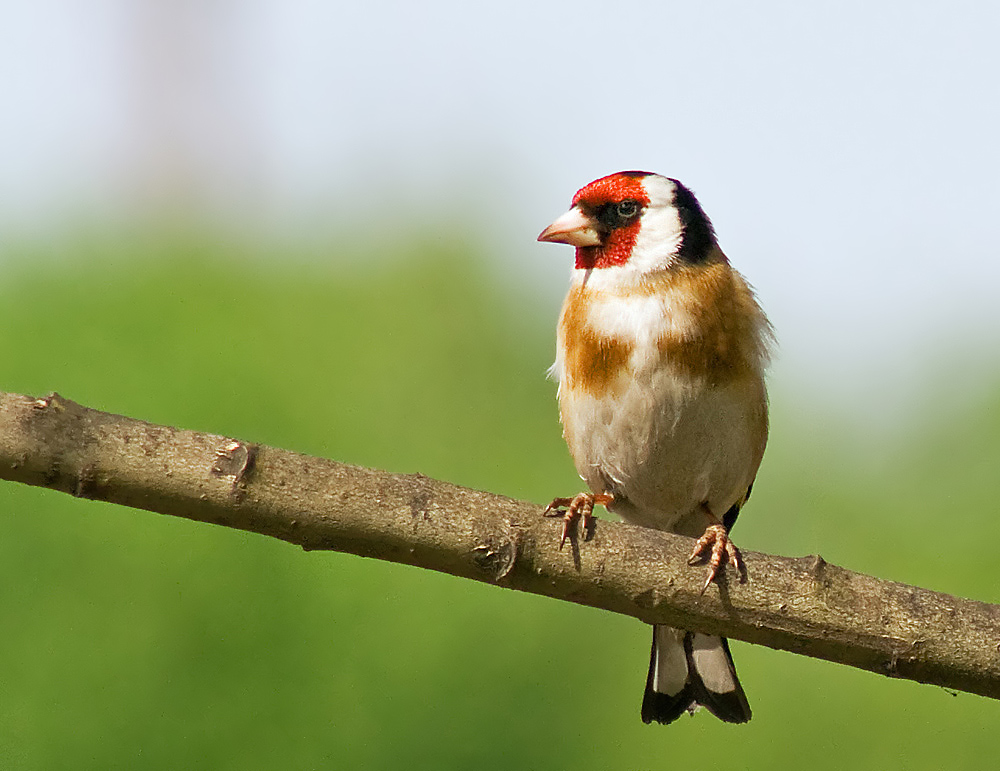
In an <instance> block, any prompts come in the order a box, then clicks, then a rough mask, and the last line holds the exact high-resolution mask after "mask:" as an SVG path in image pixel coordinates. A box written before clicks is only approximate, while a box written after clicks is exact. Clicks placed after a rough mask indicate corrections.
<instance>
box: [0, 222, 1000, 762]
mask: <svg viewBox="0 0 1000 771" xmlns="http://www.w3.org/2000/svg"><path fill="white" fill-rule="evenodd" d="M101 246H102V248H96V247H91V248H85V247H79V248H77V249H75V250H74V255H73V259H72V260H71V261H68V262H59V261H56V260H53V259H47V258H44V256H43V257H39V256H38V255H34V257H33V258H32V259H30V260H29V259H22V260H21V261H20V262H15V264H16V265H19V266H20V267H18V268H17V269H16V270H12V271H10V272H9V274H8V278H7V280H6V282H5V287H4V289H3V290H2V291H0V297H2V303H0V325H2V330H3V332H2V334H0V353H2V361H3V363H4V367H3V369H4V382H3V383H2V387H3V388H4V389H5V390H10V391H19V392H23V393H31V394H44V393H46V392H48V391H51V390H58V391H60V392H61V393H63V394H64V395H65V396H67V397H69V398H71V399H74V400H76V401H79V402H82V403H84V404H87V405H89V406H94V407H98V408H100V409H104V410H109V411H112V412H119V413H124V414H128V415H131V416H133V417H137V418H142V419H146V420H150V421H153V422H160V423H168V424H173V425H178V426H182V427H185V428H197V429H202V430H208V431H214V432H218V433H222V434H227V435H233V436H238V437H240V438H244V439H248V440H253V441H259V442H265V443H268V444H274V445H277V446H281V447H286V448H289V449H294V450H297V451H301V452H306V453H312V454H319V455H325V456H328V457H332V458H335V459H338V460H344V461H348V462H352V463H358V464H362V465H372V466H376V467H381V468H389V469H392V470H397V471H421V472H423V473H425V474H428V475H431V476H435V477H440V478H445V479H449V480H452V481H455V482H458V483H461V484H466V485H470V486H475V487H482V488H486V489H490V490H493V491H496V492H501V493H505V494H508V495H513V496H517V497H523V498H528V499H533V500H536V501H538V502H540V503H541V502H544V501H546V500H547V499H549V498H551V497H552V496H553V495H555V494H566V493H569V492H573V491H575V490H576V489H577V488H578V486H579V482H578V480H577V479H576V477H575V474H574V473H573V470H572V466H571V464H570V462H569V459H568V456H567V453H566V451H565V448H564V447H563V444H562V441H561V438H560V434H559V429H558V425H557V417H556V409H555V400H554V391H555V389H554V386H553V384H552V383H549V382H546V381H545V379H544V371H545V368H546V367H547V366H548V363H549V359H550V354H551V350H552V341H551V338H552V334H553V331H552V329H551V328H550V327H551V319H552V318H553V317H554V312H555V309H554V308H552V309H538V308H535V307H521V306H520V305H519V303H525V304H529V303H534V302H535V301H534V300H531V299H530V298H527V297H525V298H521V299H518V298H511V297H510V296H509V295H505V294H504V293H503V292H502V291H501V290H500V289H498V288H497V287H496V286H495V283H496V282H495V281H491V280H489V279H488V278H487V277H486V276H485V274H484V273H483V272H482V271H481V270H480V269H478V268H477V267H476V264H477V254H476V252H475V251H474V250H473V249H471V248H469V249H465V248H463V247H462V246H461V245H455V244H446V245H443V246H442V245H441V244H435V243H434V242H432V241H428V244H427V245H426V246H424V247H419V248H414V249H413V250H412V251H411V252H410V253H408V254H404V255H403V256H402V257H401V258H400V259H399V261H398V262H396V263H394V264H392V265H385V264H384V263H382V262H378V263H377V264H378V265H379V267H374V268H365V269H359V268H357V267H355V268H351V269H348V268H340V269H324V268H322V267H320V266H318V265H317V264H315V263H310V262H309V261H306V260H301V259H298V257H297V255H289V254H287V253H282V251H281V250H279V249H271V250H268V249H266V248H261V249H258V250H256V253H255V254H254V255H253V256H252V257H250V258H247V257H246V256H244V255H241V254H240V253H238V251H237V250H234V249H233V248H231V247H225V246H206V245H204V244H201V243H197V242H195V241H192V240H186V239H176V240H168V241H166V242H164V243H160V244H159V245H157V246H155V247H152V246H151V245H150V244H149V243H143V242H141V241H140V242H136V243H134V244H131V245H125V244H121V245H118V246H117V247H115V248H113V249H108V245H107V244H103V245H101ZM334 257H335V258H336V259H337V260H338V261H340V262H341V263H351V264H354V265H360V264H362V263H363V262H364V260H365V259H366V258H371V259H374V255H365V254H363V253H358V254H351V255H344V254H339V255H334ZM546 313H548V314H549V315H548V316H546ZM773 401H774V406H775V410H776V417H775V422H774V430H773V435H772V443H771V447H770V449H769V452H768V456H767V458H765V462H764V467H763V469H762V472H761V476H760V480H759V482H758V484H757V486H756V487H755V491H754V498H753V500H752V502H751V504H750V505H749V507H748V508H747V510H746V513H745V514H744V516H743V517H742V518H741V521H740V526H739V529H738V530H737V534H738V538H737V540H738V542H739V543H740V544H741V545H742V546H743V547H744V548H745V549H752V550H762V551H775V552H779V553H786V554H804V553H810V552H815V551H820V552H821V553H822V554H823V556H824V557H826V558H827V559H829V560H831V561H833V562H836V563H838V564H843V565H846V566H848V567H851V568H854V569H860V570H865V571H867V572H871V573H875V574H879V575H882V576H885V577H890V578H895V579H898V580H902V581H908V582H914V583H920V584H922V585H926V586H929V587H931V588H936V589H940V590H941V591H947V592H953V593H959V594H963V595H966V596H973V597H976V598H978V599H983V600H996V599H997V598H996V596H995V595H996V590H995V589H994V585H995V581H993V580H992V578H993V575H994V574H995V571H994V569H993V566H994V565H995V564H996V559H995V556H994V554H993V553H992V544H993V543H994V542H995V540H996V538H997V529H998V525H997V517H995V516H994V513H993V510H994V508H995V501H996V500H997V498H998V493H1000V489H998V488H1000V483H998V480H997V474H996V469H997V467H998V460H1000V457H998V456H1000V450H998V447H1000V443H998V442H997V436H998V433H1000V419H998V413H997V409H996V408H997V405H998V403H1000V399H998V398H994V399H993V401H992V402H991V403H990V404H988V405H982V406H979V407H978V409H977V411H975V412H973V411H972V410H970V411H969V413H968V414H967V418H966V419H965V420H964V421H963V422H960V423H953V424H951V425H949V426H947V427H941V428H934V427H933V426H927V427H925V428H924V429H923V433H920V432H919V431H917V430H916V429H915V430H914V431H913V432H912V434H911V441H910V442H909V443H908V444H905V445H904V444H902V443H900V444H899V446H898V447H897V448H896V449H895V450H890V451H888V453H887V456H886V457H883V458H882V459H880V460H879V462H878V463H877V464H874V465H873V464H867V465H866V464H865V463H863V462H862V461H860V460H858V459H857V457H856V455H854V454H853V453H851V451H850V449H848V448H847V447H845V444H846V443H848V442H850V441H851V439H850V432H849V431H848V430H846V429H845V428H844V427H843V426H841V427H839V428H838V429H837V430H836V431H834V430H833V429H832V426H833V421H832V420H831V421H829V423H828V424H825V425H816V424H810V425H803V424H802V423H801V422H800V421H796V420H794V419H793V416H794V413H793V412H792V411H791V406H792V405H791V401H790V400H788V399H787V398H786V397H784V396H783V395H782V394H780V393H777V394H775V396H774V399H773ZM984 412H985V413H986V417H985V418H984V417H983V414H984ZM859 430H860V429H859ZM0 505H2V509H3V516H2V517H0V577H2V578H0V580H2V584H3V586H4V587H5V589H4V592H3V600H2V601H0V628H2V629H3V634H2V635H0V767H2V768H4V769H46V770H50V769H62V768H65V769H87V768H94V769H107V768H142V769H156V768H163V769H179V768H184V769H199V768H205V769H228V768H232V769H273V768H288V769H292V768H303V769H305V768H309V769H314V768H315V769H319V768H331V769H332V768H366V767H367V768H479V769H487V768H493V767H496V768H502V769H511V768H515V769H519V768H525V769H529V768H530V769H542V768H560V769H561V768H575V769H587V768H594V769H604V768H678V767H697V766H698V764H704V763H710V764H711V765H713V766H714V765H719V764H723V765H725V767H727V768H730V769H738V768H743V767H746V768H758V769H759V768H801V767H806V766H807V767H809V768H811V769H825V768H830V769H834V768H837V769H839V768H843V767H845V766H847V765H850V766H851V767H886V766H888V767H905V768H908V769H917V768H940V767H949V768H956V767H960V766H970V767H971V766H972V765H974V764H975V765H977V766H978V761H979V759H981V758H983V757H989V756H990V755H991V753H992V751H993V748H992V736H993V732H994V730H995V729H994V726H995V724H996V722H997V720H998V718H1000V707H998V705H997V704H996V703H994V702H992V701H989V700H986V699H981V698H979V697H975V696H969V695H960V696H957V697H953V696H952V695H950V694H948V693H946V692H945V691H943V690H941V689H937V688H932V687H929V686H918V685H915V684H912V683H907V682H894V681H890V680H885V679H882V678H879V677H877V676H875V675H871V674H868V673H862V672H858V671H855V670H851V669H848V668H845V667H838V666H835V665H832V664H827V663H824V662H817V661H813V660H809V659H805V658H802V657H797V656H793V655H791V654H786V653H780V652H775V651H770V650H767V649H763V648H757V647H751V646H747V645H743V644H741V643H735V644H734V646H733V647H734V650H735V655H736V658H737V661H738V664H739V665H740V672H741V675H742V678H743V680H744V684H745V686H746V688H747V691H748V693H749V695H750V699H751V702H752V704H753V707H754V710H755V718H754V721H753V722H751V723H750V724H749V725H748V726H744V727H731V726H726V725H722V724H720V723H718V722H717V721H715V720H713V719H712V718H710V717H709V716H707V715H703V714H701V715H697V716H696V717H695V718H693V719H690V720H688V719H683V720H681V721H679V723H678V724H676V725H673V726H670V727H666V728H662V727H659V726H654V727H647V726H643V725H642V724H641V723H640V722H639V717H638V707H639V700H640V696H641V690H642V684H643V679H644V676H645V666H646V662H647V656H648V648H647V646H648V638H649V632H648V629H647V628H646V627H645V626H643V625H641V624H639V623H637V622H635V621H632V620H630V619H625V618H619V617H615V616H613V615H611V614H607V613H600V612H597V611H593V610H590V609H586V608H578V607H574V606H571V605H568V604H566V603H558V602H553V601H549V600H545V599H542V598H538V597H533V596H526V595H521V594H517V593H514V592H510V591H503V590H498V589H496V588H492V587H488V586H482V585H478V584H475V583H472V582H467V581H461V580H458V579H454V578H451V577H448V576H441V575H437V574H432V573H428V572H425V571H420V570H416V569H412V568H406V567H401V566H396V565H390V564H386V563H381V562H376V561H370V560H364V559H361V558H357V557H353V556H348V555H337V554H320V553H312V554H305V553H303V552H301V551H298V550H296V549H294V548H292V547H290V546H288V545H286V544H282V543H279V542H277V541H271V540H268V539H265V538H262V537H259V536H254V535H250V534H245V533H240V532H235V531H230V530H225V529H222V528H213V527H209V526H205V525H202V524H196V523H192V522H188V521H185V520H180V519H173V518H170V517H161V516H156V515H153V514H148V513H143V512H137V511H133V510H129V509H124V508H118V507H114V506H109V505H104V504H96V503H92V502H87V501H78V500H73V499H71V498H69V497H67V496H65V495H61V494H55V493H49V492H46V491H41V490H37V489H29V488H22V487H20V486H17V485H13V484H4V485H2V486H0ZM557 527H558V526H557V524H555V523H554V524H553V537H555V535H556V532H557ZM963 532H968V533H974V534H975V535H976V537H975V539H973V540H972V541H971V542H968V543H966V542H964V541H963V539H962V533H963ZM751 578H752V577H751ZM710 755H711V756H714V757H709V756H710Z"/></svg>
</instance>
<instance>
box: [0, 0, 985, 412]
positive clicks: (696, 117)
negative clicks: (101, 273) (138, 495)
mask: <svg viewBox="0 0 1000 771" xmlns="http://www.w3.org/2000/svg"><path fill="white" fill-rule="evenodd" d="M998 33H1000V5H997V4H995V3H989V2H979V3H975V2H955V0H949V2H947V3H944V2H940V3H933V2H919V1H918V2H872V1H871V0H866V1H865V2H853V1H851V0H848V1H846V2H845V1H843V0H839V1H838V2H835V3H834V2H829V3H827V2H819V3H802V2H760V3H737V2H700V3H690V2H687V3H676V2H643V1H642V0H633V2H630V3H621V4H609V3H607V2H600V3H597V2H585V1H583V0H578V1H576V2H572V3H569V2H541V1H539V0H534V1H533V2H524V1H521V0H513V1H508V2H504V3H481V4H479V3H467V2H448V1H445V0H437V1H434V0H430V1H428V2H422V3H409V2H405V3H404V2H383V3H379V2H369V3H329V2H320V1H319V0H144V1H142V0H90V1H89V2H79V0H37V1H36V2H33V3H7V4H6V7H5V13H4V24H3V25H2V27H0V72H2V73H3V75H2V77H0V96H2V99H3V116H4V118H3V120H2V121H0V168H2V170H3V173H2V174H0V237H4V238H11V237H15V236H16V237H17V238H23V237H25V236H29V237H34V236H46V235H47V234H50V233H53V232H59V231H60V230H61V229H64V228H68V227H79V225H80V224H81V223H87V225H88V226H90V225H92V224H93V223H95V222H96V223H107V224H108V226H109V227H111V228H112V229H113V227H114V225H115V223H118V222H121V221H123V220H127V219H128V218H130V217H132V216H135V215H137V214H138V215H143V214H148V212H149V211H156V210H172V209H173V208H175V207H179V208H180V209H185V208H187V209H194V210H197V211H198V212H201V213H203V214H205V215H206V216H209V217H212V218H217V219H219V220H220V221H222V222H225V223H227V224H229V225H234V226H235V227H237V228H241V229H246V230H248V231H253V232H257V231H267V232H269V233H273V234H281V233H301V232H303V231H320V230H323V229H324V228H326V229H329V230H330V231H331V232H336V230H337V228H353V229H354V231H356V232H355V235H356V236H357V237H360V238H365V237H366V236H367V235H368V233H369V232H370V233H371V237H372V238H375V237H377V236H383V237H384V236H385V235H386V234H390V235H397V234H398V235H401V236H402V237H405V236H406V234H407V232H409V231H412V230H415V229H416V227H417V226H416V224H415V223H419V222H420V221H421V220H424V221H427V222H430V223H431V224H433V225H435V226H445V227H454V228H455V229H456V230H458V231H462V232H463V233H467V232H469V231H470V230H471V232H473V233H477V234H481V236H482V238H483V240H484V242H486V245H487V249H486V251H485V254H487V255H488V256H489V259H490V260H491V261H492V263H494V264H495V266H496V267H495V269H496V270H499V271H500V272H501V273H503V274H504V275H505V276H507V277H508V280H510V281H511V285H512V286H524V287H526V288H527V289H528V292H529V294H530V296H531V299H532V301H533V302H538V303H542V304H550V305H551V306H552V311H551V313H552V315H554V313H555V310H554V309H555V307H556V306H557V304H558V299H557V298H558V295H560V294H561V293H562V292H563V290H564V287H565V281H566V274H567V273H568V270H569V264H570V257H571V256H570V254H568V253H567V251H568V250H565V249H559V248H556V247H553V246H551V245H543V244H536V243H535V236H536V235H537V233H538V232H539V231H540V230H541V229H542V227H544V226H545V225H546V224H547V223H548V222H549V221H550V220H551V219H552V218H554V217H555V216H556V215H558V214H559V213H561V212H562V211H563V210H564V209H565V207H566V205H567V204H568V202H569V199H570V197H571V196H572V194H573V192H574V191H575V190H576V189H577V188H578V187H580V186H582V185H583V184H585V183H586V182H588V181H590V180H591V179H594V178H596V177H599V176H602V175H604V174H608V173H611V172H613V171H617V170H621V169H626V168H640V169H646V170H651V171H657V172H661V173H664V174H667V175H669V176H674V177H678V178H680V179H681V180H683V181H684V182H685V183H687V184H688V185H689V186H690V187H692V188H693V189H694V190H695V191H696V192H697V193H698V195H699V197H700V199H701V200H702V203H703V204H704V206H705V208H706V210H707V211H708V213H709V215H710V216H711V217H712V218H713V220H714V221H715V224H716V227H717V230H718V232H719V234H720V238H721V241H722V245H723V248H724V249H725V250H726V251H727V253H728V254H729V256H730V258H731V259H732V261H733V263H734V264H735V265H736V266H737V267H738V268H739V269H740V270H741V271H743V272H744V273H745V274H746V275H747V276H748V277H749V278H750V280H751V282H752V283H754V284H755V285H756V287H757V288H758V290H759V293H760V295H761V298H762V300H763V302H764V304H765V306H766V309H767V310H768V312H769V314H770V315H771V317H772V320H773V321H774V323H775V326H776V327H777V328H778V334H779V338H780V340H781V353H780V358H779V360H778V363H777V365H776V368H775V375H774V378H775V381H776V382H777V383H778V386H779V389H780V388H784V389H785V390H786V391H790V390H799V391H801V392H802V393H805V394H809V395H811V398H815V399H817V400H820V401H823V400H829V401H830V403H831V404H836V405H841V406H842V407H845V408H846V409H847V410H861V411H862V412H864V413H865V415H866V419H867V417H870V416H871V415H879V414H896V413H895V412H894V411H898V410H899V409H900V408H899V405H902V404H909V403H911V402H912V401H913V400H914V399H917V398H918V397H919V395H920V394H921V393H922V392H923V390H922V389H923V388H924V384H925V382H926V381H927V380H928V379H929V378H940V380H941V382H944V383H946V384H948V386H949V388H950V387H954V392H953V396H952V400H953V401H954V402H956V403H957V402H961V400H962V399H963V398H964V397H968V396H972V395H975V393H976V390H977V388H979V386H977V383H982V382H984V381H985V376H986V375H987V374H995V372H996V371H1000V366H998V365H1000V345H998V344H1000V308H998V303H997V300H996V297H997V287H998V285H1000V259H998V257H1000V255H998V247H997V244H998V232H997V231H998V225H997V223H998V219H1000V218H998V216H997V212H998V211H1000V191H998V187H997V184H996V179H997V178H998V176H1000V150H998V141H997V137H1000V98H998V97H1000V94H998V90H1000V89H998V85H997V81H998V74H1000V44H998ZM357 231H360V232H357ZM376 231H378V232H376ZM515 281H516V282H518V284H514V282H515ZM859 405H865V406H863V407H861V406H859ZM899 414H902V413H899Z"/></svg>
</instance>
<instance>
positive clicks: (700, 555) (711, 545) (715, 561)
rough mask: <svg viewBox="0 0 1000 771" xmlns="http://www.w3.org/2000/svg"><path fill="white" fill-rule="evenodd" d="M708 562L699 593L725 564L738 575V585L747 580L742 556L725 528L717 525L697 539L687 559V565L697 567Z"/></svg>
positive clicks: (711, 526) (709, 583)
mask: <svg viewBox="0 0 1000 771" xmlns="http://www.w3.org/2000/svg"><path fill="white" fill-rule="evenodd" d="M706 560H708V578H707V579H706V580H705V585H704V586H703V587H701V593H702V594H704V593H705V590H706V589H708V587H709V586H710V585H711V583H712V581H714V580H715V577H716V576H717V575H718V574H719V569H720V568H722V567H723V566H724V565H725V564H726V563H727V562H729V563H732V566H733V567H734V568H736V570H737V571H738V572H739V575H740V583H743V582H745V581H746V580H747V567H746V565H745V564H744V563H743V556H742V555H741V554H740V550H739V549H737V548H736V544H735V543H733V542H732V541H731V540H730V539H729V533H728V531H727V530H726V528H725V527H724V526H723V525H721V524H718V523H715V524H712V525H709V526H708V527H707V528H705V534H704V535H703V536H702V537H701V538H699V539H698V543H696V544H695V545H694V551H692V552H691V556H690V557H688V565H697V564H699V563H702V562H705V561H706Z"/></svg>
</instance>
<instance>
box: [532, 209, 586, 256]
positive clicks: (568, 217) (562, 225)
mask: <svg viewBox="0 0 1000 771" xmlns="http://www.w3.org/2000/svg"><path fill="white" fill-rule="evenodd" d="M538 240H539V241H549V242H552V243H556V244H570V245H572V246H600V245H601V235H600V233H598V232H597V230H595V229H594V223H593V221H592V220H591V219H590V217H588V216H587V215H586V214H584V213H583V212H582V211H580V209H579V208H578V207H576V206H574V207H573V208H572V209H570V210H569V211H568V212H566V213H565V214H564V215H562V216H561V217H560V218H559V219H557V220H556V221H555V222H553V223H552V224H551V225H549V226H548V227H547V228H545V230H543V231H542V233H541V235H539V236H538Z"/></svg>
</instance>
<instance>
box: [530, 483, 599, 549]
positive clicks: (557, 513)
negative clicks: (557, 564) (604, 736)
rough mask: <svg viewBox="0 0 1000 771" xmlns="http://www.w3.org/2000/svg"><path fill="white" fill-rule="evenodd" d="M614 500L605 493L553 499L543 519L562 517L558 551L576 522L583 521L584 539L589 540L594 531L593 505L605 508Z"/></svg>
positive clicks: (579, 494)
mask: <svg viewBox="0 0 1000 771" xmlns="http://www.w3.org/2000/svg"><path fill="white" fill-rule="evenodd" d="M613 500H614V498H613V497H612V496H610V495H607V494H605V493H598V494H594V493H578V494H576V495H574V496H573V497H572V498H553V499H552V503H550V504H549V505H548V506H546V507H545V511H543V512H542V516H543V517H562V520H563V526H562V535H561V536H560V538H559V550H560V551H562V547H563V546H564V545H565V543H566V539H567V538H568V537H569V534H570V530H571V528H572V527H573V525H574V524H576V522H577V520H580V519H582V520H583V532H584V538H585V539H587V538H590V535H591V534H592V533H593V529H594V505H595V504H598V503H599V504H601V505H602V506H607V505H608V504H609V503H611V501H613Z"/></svg>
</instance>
